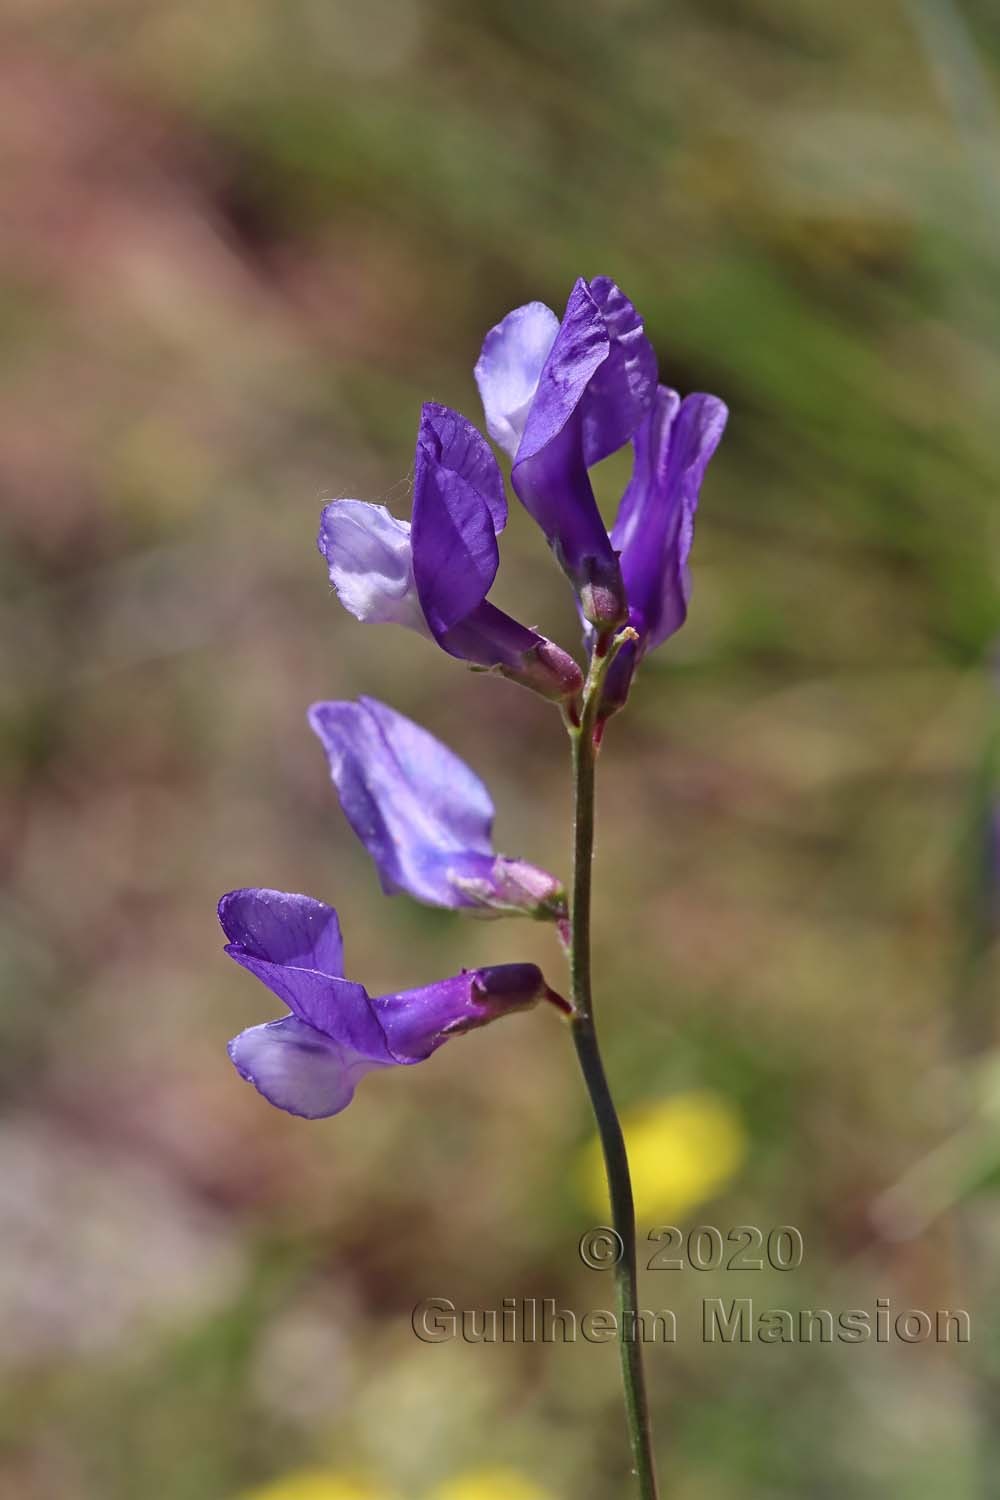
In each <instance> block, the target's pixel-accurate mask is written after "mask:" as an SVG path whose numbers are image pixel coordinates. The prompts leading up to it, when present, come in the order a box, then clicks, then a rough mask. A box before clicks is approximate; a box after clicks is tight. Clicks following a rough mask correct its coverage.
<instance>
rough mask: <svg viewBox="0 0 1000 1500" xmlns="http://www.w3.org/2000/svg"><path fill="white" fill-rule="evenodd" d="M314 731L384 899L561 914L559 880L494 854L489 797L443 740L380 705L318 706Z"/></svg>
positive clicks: (311, 714)
mask: <svg viewBox="0 0 1000 1500" xmlns="http://www.w3.org/2000/svg"><path fill="white" fill-rule="evenodd" d="M309 723H310V726H311V728H312V730H313V732H314V733H315V734H316V736H317V738H318V739H319V741H320V743H321V744H322V746H323V749H324V750H325V752H326V756H327V760H328V761H329V765H330V776H331V779H332V780H333V783H334V785H335V787H336V788H337V791H338V793H339V796H340V801H341V805H342V806H343V809H344V813H345V815H346V817H347V820H348V822H349V823H350V825H351V827H352V828H353V829H354V832H355V833H356V834H357V836H358V838H359V839H360V840H361V842H362V843H363V844H364V846H365V848H366V849H367V850H368V852H369V854H370V855H371V856H372V859H373V860H374V861H375V866H376V869H377V871H378V875H379V879H380V881H381V884H382V889H383V890H384V891H386V892H387V893H389V894H391V893H393V892H395V891H407V892H408V893H409V894H410V895H411V896H414V897H416V899H417V900H418V901H426V902H429V903H430V904H431V905H434V906H444V907H449V908H452V909H458V908H466V909H471V910H476V911H483V910H486V911H490V910H493V911H498V912H499V911H505V912H522V913H525V914H528V915H532V916H549V915H555V916H558V915H560V914H562V912H563V911H564V906H565V902H564V893H563V890H562V886H561V885H560V883H559V882H558V881H557V880H555V879H554V878H553V877H552V876H551V875H548V874H547V873H546V872H545V871H544V870H539V869H536V867H535V866H534V865H530V864H527V863H526V862H524V861H521V860H508V859H503V858H499V857H498V856H496V855H495V854H494V852H493V842H492V829H493V816H494V812H493V803H492V801H491V799H490V795H489V792H488V791H487V790H486V787H485V786H484V785H483V783H482V782H481V781H480V779H479V777H478V776H476V775H475V773H474V772H473V771H471V770H470V769H469V767H468V766H467V765H466V764H465V762H464V761H462V760H460V759H459V757H458V756H457V755H455V754H454V753H453V752H452V751H451V750H449V749H448V748H447V746H445V745H443V744H442V743H441V742H440V740H437V739H435V738H434V736H433V735H431V734H428V732H427V731H426V730H425V729H422V728H420V726H419V725H417V724H415V723H413V721H412V720H411V719H407V718H406V717H405V716H404V715H403V714H400V713H396V712H395V710H394V709H391V708H389V707H388V705H387V704H384V703H379V702H378V701H377V700H376V699H374V698H361V699H359V700H358V702H357V703H352V702H335V703H314V704H313V705H312V707H311V708H310V710H309Z"/></svg>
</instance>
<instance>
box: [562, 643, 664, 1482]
mask: <svg viewBox="0 0 1000 1500" xmlns="http://www.w3.org/2000/svg"><path fill="white" fill-rule="evenodd" d="M634 634H635V633H634V631H631V630H624V631H622V632H621V633H620V634H619V635H617V636H616V637H615V639H614V640H613V641H612V642H611V643H610V644H609V646H608V649H607V650H606V652H605V653H604V654H603V655H601V656H598V655H597V653H596V652H595V654H594V656H593V658H592V660H591V666H590V673H589V675H588V678H587V683H586V686H585V688H584V693H583V700H582V704H581V710H580V716H579V723H573V722H572V720H570V719H569V718H567V728H568V729H569V733H570V738H571V741H572V747H573V896H572V903H573V904H572V920H573V926H572V937H571V941H570V952H569V962H570V977H571V986H572V989H571V993H572V999H573V1015H572V1019H571V1023H570V1024H571V1026H572V1030H573V1041H574V1043H575V1046H576V1054H577V1057H578V1058H579V1059H580V1068H581V1071H582V1072H583V1077H584V1081H585V1083H586V1085H587V1091H588V1093H589V1094H590V1102H591V1104H592V1106H593V1109H594V1116H595V1118H596V1120H597V1129H598V1132H599V1134H600V1139H601V1149H602V1151H603V1152H604V1166H605V1171H606V1172H607V1178H608V1191H609V1193H610V1196H611V1219H612V1224H613V1226H614V1228H615V1231H616V1232H617V1234H618V1236H619V1238H620V1241H621V1247H622V1254H621V1258H620V1259H619V1261H618V1262H617V1264H616V1266H615V1292H616V1300H617V1306H618V1334H619V1348H620V1350H621V1362H622V1382H623V1384H624V1387H625V1415H626V1419H627V1422H628V1432H629V1441H630V1443H631V1446H632V1463H633V1468H634V1472H635V1475H636V1478H637V1480H638V1484H639V1490H638V1493H639V1497H640V1500H657V1495H658V1491H657V1488H656V1473H655V1470H654V1467H653V1446H652V1439H651V1435H650V1427H649V1405H648V1401H647V1398H646V1379H645V1374H644V1371H643V1364H642V1343H641V1340H640V1339H639V1337H638V1333H639V1328H640V1326H641V1325H640V1324H639V1319H638V1312H639V1293H638V1276H637V1271H636V1246H635V1205H634V1202H633V1198H632V1179H631V1176H630V1174H629V1166H628V1156H627V1154H626V1151H625V1138H624V1136H623V1135H622V1127H621V1123H620V1122H619V1119H618V1115H617V1112H616V1110H615V1106H614V1102H613V1100H612V1098H611V1090H610V1089H609V1087H608V1080H607V1076H606V1074H605V1072H604V1063H603V1062H602V1060H601V1052H600V1047H599V1046H598V1042H597V1031H596V1029H595V1026H594V1003H593V993H592V988H591V978H590V896H591V872H592V868H593V858H594V779H595V769H596V763H597V746H596V744H595V742H594V730H595V726H596V724H597V711H598V707H599V704H600V698H601V689H602V687H603V684H604V678H605V675H606V673H607V670H608V667H609V666H610V665H611V662H612V661H613V660H614V658H615V656H616V655H617V653H618V651H619V650H620V649H621V647H622V646H623V645H624V644H625V642H626V641H627V640H630V639H633V638H634Z"/></svg>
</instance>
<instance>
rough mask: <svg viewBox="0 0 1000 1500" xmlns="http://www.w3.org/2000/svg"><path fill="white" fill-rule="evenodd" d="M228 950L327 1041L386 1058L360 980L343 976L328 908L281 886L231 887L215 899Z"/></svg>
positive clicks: (340, 949) (332, 915) (335, 925)
mask: <svg viewBox="0 0 1000 1500" xmlns="http://www.w3.org/2000/svg"><path fill="white" fill-rule="evenodd" d="M219 921H220V923H221V924H222V930H223V932H224V933H225V934H226V936H227V938H229V939H230V941H229V943H228V944H227V946H226V952H227V953H228V954H229V956H230V958H232V959H235V961H236V962H237V963H238V964H241V965H242V967H243V968H244V969H249V971H250V973H251V974H254V975H255V976H256V977H257V978H258V979H259V980H260V981H261V983H262V984H266V985H267V987H268V989H269V990H271V991H272V993H273V994H275V995H277V997H278V999H279V1000H281V1001H283V1002H284V1004H285V1005H287V1006H288V1009H289V1010H290V1011H291V1012H292V1013H293V1015H295V1016H297V1017H298V1019H299V1020H300V1021H304V1022H305V1023H306V1024H307V1025H309V1026H314V1027H316V1028H317V1029H318V1030H319V1031H322V1032H324V1033H325V1034H326V1036H327V1037H329V1038H330V1039H331V1040H333V1041H335V1042H337V1043H338V1044H340V1045H341V1046H343V1047H346V1048H348V1049H350V1050H352V1051H356V1052H358V1053H360V1054H361V1055H363V1056H366V1057H370V1058H374V1059H376V1060H379V1061H384V1062H391V1061H392V1058H391V1057H390V1056H389V1055H388V1053H387V1050H386V1046H385V1039H384V1037H383V1036H382V1032H381V1028H380V1027H379V1025H378V1022H377V1021H376V1020H375V1017H374V1015H373V1014H372V1009H371V1002H370V1001H369V998H368V994H367V991H366V990H365V988H364V986H363V985H360V984H353V983H352V982H351V981H350V980H348V979H344V978H343V976H342V974H341V968H342V965H343V945H342V943H341V937H340V924H339V922H338V920H337V913H336V912H335V911H334V909H333V907H332V906H326V905H325V904H324V903H323V902H322V901H315V900H313V898H312V897H311V896H297V895H290V894H289V893H288V892H286V891H273V890H256V889H250V890H241V891H231V892H230V893H229V895H227V896H223V898H222V900H221V901H220V902H219Z"/></svg>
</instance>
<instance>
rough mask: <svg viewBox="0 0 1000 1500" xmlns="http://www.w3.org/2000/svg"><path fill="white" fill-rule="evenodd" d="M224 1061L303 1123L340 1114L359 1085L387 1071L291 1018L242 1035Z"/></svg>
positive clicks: (268, 1098) (247, 1031)
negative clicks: (379, 1070)
mask: <svg viewBox="0 0 1000 1500" xmlns="http://www.w3.org/2000/svg"><path fill="white" fill-rule="evenodd" d="M229 1056H230V1057H231V1058H232V1060H233V1064H234V1066H235V1067H236V1070H237V1072H239V1074H240V1075H241V1077H243V1078H245V1079H246V1081H247V1082H248V1083H252V1084H253V1086H254V1088H255V1089H257V1091H258V1092H259V1093H261V1094H263V1096H264V1098H265V1099H267V1100H268V1102H269V1103H271V1104H274V1105H276V1106H277V1108H278V1109H284V1110H287V1111H288V1113H289V1114H293V1115H301V1116H303V1117H304V1118H305V1119H307V1120H319V1119H323V1118H324V1117H326V1116H327V1115H336V1114H339V1113H340V1111H341V1110H342V1109H344V1108H346V1106H347V1105H348V1104H350V1102H351V1099H352V1098H353V1097H354V1090H355V1088H356V1087H357V1084H358V1081H359V1080H360V1079H361V1078H363V1077H364V1075H365V1074H366V1073H370V1072H371V1071H372V1069H373V1068H378V1067H384V1066H387V1063H385V1062H381V1061H377V1060H374V1059H372V1058H368V1057H362V1056H359V1055H358V1054H357V1053H356V1052H353V1051H351V1050H350V1049H349V1048H346V1047H343V1046H341V1045H340V1044H338V1043H337V1042H335V1041H332V1040H331V1039H330V1038H329V1037H326V1036H323V1034H322V1033H321V1032H319V1031H316V1030H315V1029H314V1028H313V1027H312V1026H307V1025H305V1024H304V1023H303V1022H302V1021H299V1020H296V1019H295V1017H294V1016H288V1017H286V1018H285V1019H284V1020H283V1021H269V1022H267V1024H266V1025H264V1026H251V1027H249V1028H248V1030H246V1031H241V1032H240V1034H239V1036H236V1037H233V1040H232V1041H231V1042H230V1043H229ZM389 1061H390V1062H391V1061H392V1059H390V1060H389Z"/></svg>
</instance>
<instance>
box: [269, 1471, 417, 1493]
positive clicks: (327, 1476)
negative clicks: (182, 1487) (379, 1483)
mask: <svg viewBox="0 0 1000 1500" xmlns="http://www.w3.org/2000/svg"><path fill="white" fill-rule="evenodd" d="M242 1500H389V1495H388V1492H387V1491H386V1490H383V1489H379V1488H376V1486H374V1485H372V1484H369V1483H367V1482H366V1481H365V1480H363V1479H354V1478H352V1477H351V1476H349V1475H344V1474H338V1473H337V1472H336V1471H335V1470H330V1469H298V1470H296V1471H295V1473H293V1474H286V1475H285V1476H284V1478H282V1479H278V1480H276V1481H275V1482H274V1484H268V1485H265V1486H264V1488H263V1489H258V1490H252V1491H251V1492H250V1493H249V1494H246V1495H244V1496H243V1497H242Z"/></svg>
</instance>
